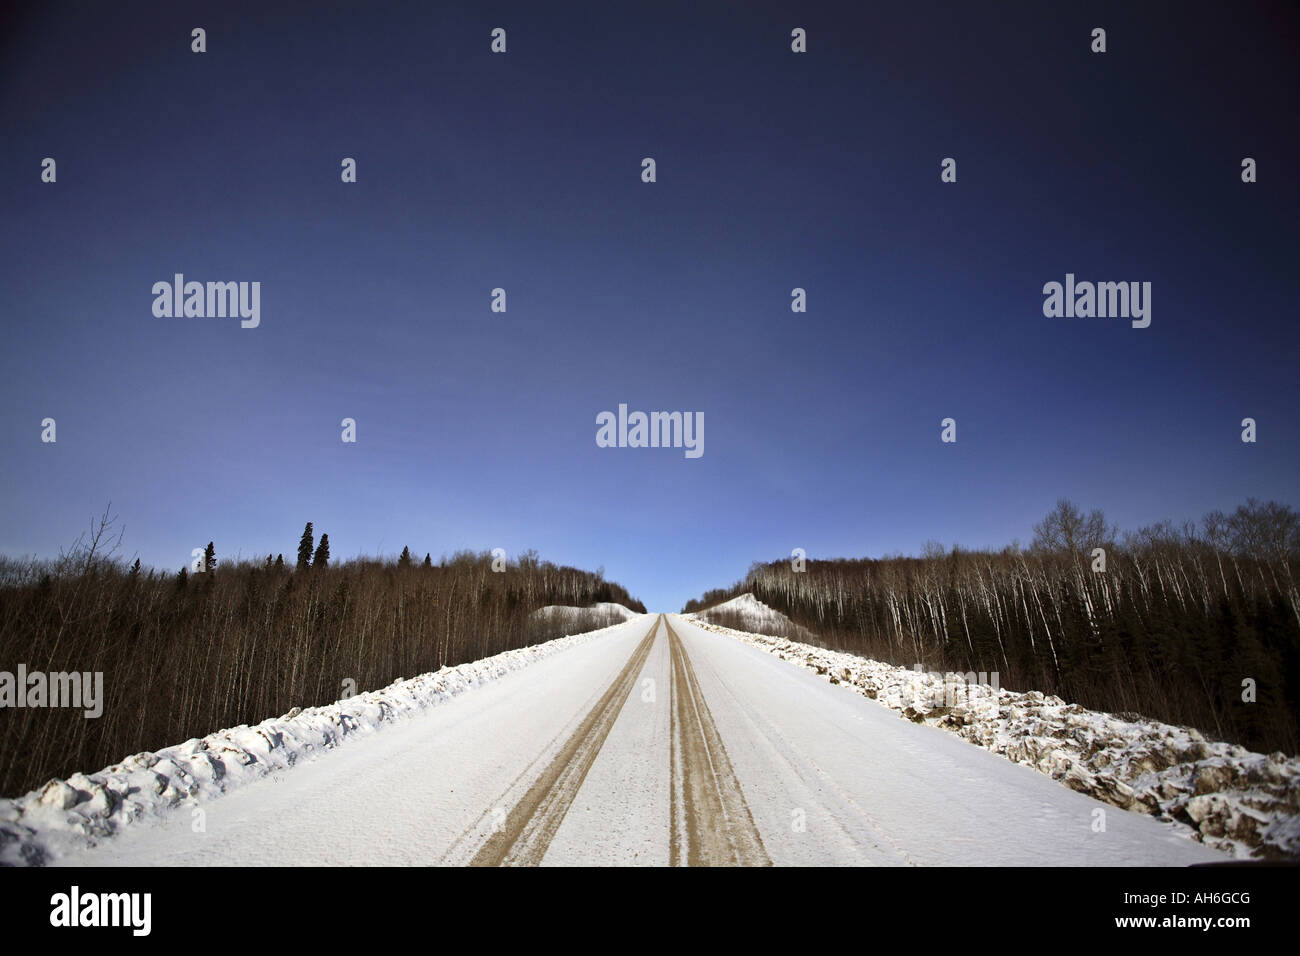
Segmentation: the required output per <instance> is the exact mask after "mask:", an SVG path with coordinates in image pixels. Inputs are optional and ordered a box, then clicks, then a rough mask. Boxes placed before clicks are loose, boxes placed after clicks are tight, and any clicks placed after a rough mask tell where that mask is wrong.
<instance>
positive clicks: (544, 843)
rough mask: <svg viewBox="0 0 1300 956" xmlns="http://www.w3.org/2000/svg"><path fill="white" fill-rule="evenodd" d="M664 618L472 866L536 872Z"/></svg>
mask: <svg viewBox="0 0 1300 956" xmlns="http://www.w3.org/2000/svg"><path fill="white" fill-rule="evenodd" d="M661 622H664V624H665V626H666V622H665V621H664V618H663V616H662V615H660V616H659V617H657V618H655V621H654V623H653V624H652V625H651V626H650V631H649V633H648V634H646V636H645V637H644V638H642V640H641V643H640V644H638V645H637V647H636V650H635V651H633V652H632V656H631V657H630V658H629V659H628V662H627V664H626V665H625V666H624V667H623V669H622V670H621V671H619V673H618V676H617V677H615V678H614V680H613V682H612V683H611V684H610V686H609V689H608V690H606V691H605V693H604V694H603V695H601V697H600V699H599V700H598V701H596V704H595V706H594V707H592V709H591V710H590V711H588V713H587V716H586V717H584V718H583V719H582V722H581V723H580V724H578V726H577V728H576V729H575V730H574V732H573V733H572V734H571V735H570V736H569V739H568V740H567V741H566V742H565V743H564V746H563V747H561V748H560V751H559V753H557V754H556V755H555V757H554V759H553V760H551V762H550V764H548V765H547V767H546V769H545V770H543V771H542V773H541V775H540V776H539V777H538V778H537V779H536V780H535V781H534V782H533V784H532V786H531V787H529V788H528V790H527V792H526V793H525V794H524V795H523V796H522V797H521V798H520V799H519V801H518V803H516V804H515V807H514V809H513V810H511V811H510V813H509V815H508V816H507V817H506V823H505V824H504V825H503V826H502V827H501V828H500V829H498V830H497V831H496V832H495V833H493V834H492V835H491V836H490V837H488V840H487V842H486V843H484V844H483V846H482V847H481V848H480V849H479V851H478V853H477V854H476V855H475V856H474V858H473V859H472V860H471V861H470V864H469V865H470V866H536V865H537V864H539V863H541V861H542V857H543V856H545V855H546V848H547V847H548V846H549V845H550V842H551V838H552V837H554V836H555V831H556V830H558V829H559V827H560V822H561V821H562V820H563V819H564V815H565V814H566V813H568V811H569V807H570V806H572V804H573V800H574V798H575V797H576V796H577V795H578V790H579V788H581V786H582V782H583V780H585V779H586V777H587V771H588V770H590V769H591V765H592V763H593V762H594V761H595V759H596V755H597V754H598V753H600V748H601V747H602V746H603V745H604V743H605V738H606V737H608V736H609V732H610V730H611V729H612V728H613V726H614V721H616V720H617V719H618V715H619V713H620V712H621V711H622V709H623V705H624V704H625V703H626V702H627V699H628V696H629V695H630V694H631V693H632V690H633V688H634V687H635V686H636V679H637V676H638V675H639V674H640V673H641V669H642V668H643V667H644V666H645V662H646V658H647V657H649V656H650V648H651V647H653V646H654V642H655V634H656V633H658V630H659V625H660V623H661Z"/></svg>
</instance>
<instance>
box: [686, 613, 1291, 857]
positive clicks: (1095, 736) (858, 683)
mask: <svg viewBox="0 0 1300 956" xmlns="http://www.w3.org/2000/svg"><path fill="white" fill-rule="evenodd" d="M746 596H748V595H746ZM755 603H758V602H755ZM773 613H775V612H773ZM696 624H697V626H699V627H702V628H705V629H707V630H710V631H714V632H716V633H719V634H725V635H728V636H730V637H733V638H735V639H737V640H740V641H743V642H745V643H746V644H750V645H752V646H754V647H758V648H761V649H762V650H765V651H767V652H769V653H771V654H775V655H776V656H777V657H780V658H781V659H782V660H786V661H790V662H791V663H794V664H797V665H799V666H801V667H805V668H808V669H810V670H813V671H815V672H816V673H818V674H821V675H822V676H824V677H825V678H826V679H827V680H828V681H830V682H831V683H832V684H845V685H848V686H850V687H852V688H853V689H854V690H856V691H858V692H859V693H861V694H864V695H865V696H867V697H870V698H872V699H874V700H876V701H877V702H878V703H881V704H884V705H885V706H886V707H890V708H892V709H894V710H897V711H899V714H900V716H902V717H906V718H907V719H909V720H912V721H914V722H916V723H923V724H929V725H930V726H933V727H941V728H943V729H944V730H948V731H951V732H952V733H955V734H957V735H958V736H960V737H964V738H965V739H966V740H968V741H970V742H971V743H974V744H978V745H979V746H981V747H983V748H985V749H986V750H991V751H993V752H994V753H998V754H1001V755H1002V756H1004V757H1006V758H1007V759H1009V760H1013V761H1015V762H1016V763H1021V764H1025V765H1026V766H1029V767H1033V768H1034V769H1036V770H1039V771H1041V772H1043V773H1045V774H1048V775H1049V776H1051V777H1052V778H1053V779H1054V780H1058V781H1060V782H1061V783H1063V784H1065V785H1066V786H1067V787H1070V788H1071V789H1072V790H1078V791H1080V792H1082V793H1086V794H1088V795H1089V796H1092V797H1094V798H1096V799H1097V800H1101V801H1103V802H1105V803H1109V804H1111V805H1113V806H1117V807H1121V808H1123V809H1125V810H1134V811H1137V812H1140V813H1147V814H1151V815H1152V816H1155V817H1158V818H1160V819H1163V820H1171V821H1176V822H1178V823H1183V824H1186V825H1187V826H1189V827H1191V828H1192V829H1193V830H1194V831H1195V836H1196V838H1197V839H1199V840H1200V841H1201V842H1203V843H1205V844H1207V845H1208V846H1213V847H1215V848H1216V849H1220V850H1225V851H1227V852H1230V853H1232V854H1233V855H1234V856H1237V857H1240V858H1246V857H1255V858H1267V859H1276V858H1283V857H1294V856H1297V855H1300V759H1297V758H1295V757H1287V756H1286V755H1285V754H1282V753H1273V754H1269V755H1264V754H1258V753H1254V752H1252V751H1249V750H1247V749H1245V748H1244V747H1239V746H1236V745H1235V744H1228V743H1223V742H1219V741H1211V740H1207V739H1206V738H1205V737H1204V736H1203V735H1202V734H1201V733H1200V732H1199V731H1197V730H1194V729H1192V728H1190V727H1176V726H1173V725H1171V724H1163V723H1160V722H1158V721H1154V720H1145V719H1138V720H1134V721H1130V720H1124V719H1122V718H1120V717H1117V716H1115V715H1113V714H1107V713H1102V712H1099V711H1091V710H1085V709H1084V708H1083V707H1080V706H1079V705H1078V704H1067V703H1066V702H1065V701H1063V700H1061V698H1059V697H1053V696H1044V695H1043V694H1042V693H1040V692H1038V691H1028V692H1023V693H1020V692H1014V691H1009V690H1005V689H1000V688H998V687H996V686H990V685H989V683H975V682H973V683H967V680H966V678H964V677H963V676H962V675H960V674H944V675H940V674H926V673H922V672H920V671H914V670H908V669H907V668H904V667H897V666H894V665H892V664H884V663H881V662H879V661H873V660H869V659H867V658H863V657H857V656H855V655H852V654H844V653H840V652H837V651H828V650H824V649H823V648H820V647H814V646H813V645H811V644H801V643H798V642H795V641H790V640H787V639H785V638H779V637H768V636H766V635H763V634H751V633H747V632H744V631H736V630H732V629H730V628H726V627H721V626H719V625H716V624H711V623H709V622H708V621H701V620H697V621H696Z"/></svg>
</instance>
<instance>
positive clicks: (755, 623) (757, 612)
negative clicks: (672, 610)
mask: <svg viewBox="0 0 1300 956" xmlns="http://www.w3.org/2000/svg"><path fill="white" fill-rule="evenodd" d="M715 615H716V616H718V617H720V618H723V619H733V620H735V619H739V620H743V621H744V622H745V626H746V627H748V628H751V629H753V630H754V631H758V632H760V633H761V632H762V631H763V630H764V629H768V628H773V627H776V628H784V627H790V628H793V627H794V622H793V621H791V620H790V619H789V618H788V617H786V616H785V615H784V614H782V613H781V612H780V611H778V610H776V609H775V608H770V607H768V606H767V605H766V604H764V603H763V602H762V601H760V600H758V599H757V598H756V597H754V595H752V594H750V593H749V592H748V591H746V592H745V593H744V594H742V595H740V596H739V597H734V598H732V599H731V600H729V601H723V602H722V603H721V604H715V605H713V607H710V608H705V609H704V610H703V611H698V612H696V613H694V614H685V615H683V617H687V618H690V619H692V620H697V621H707V620H709V619H710V618H712V617H714V616H715Z"/></svg>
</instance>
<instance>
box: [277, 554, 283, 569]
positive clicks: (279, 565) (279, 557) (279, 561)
mask: <svg viewBox="0 0 1300 956" xmlns="http://www.w3.org/2000/svg"><path fill="white" fill-rule="evenodd" d="M275 566H276V567H277V568H279V569H280V570H284V555H283V554H277V555H276V556H275Z"/></svg>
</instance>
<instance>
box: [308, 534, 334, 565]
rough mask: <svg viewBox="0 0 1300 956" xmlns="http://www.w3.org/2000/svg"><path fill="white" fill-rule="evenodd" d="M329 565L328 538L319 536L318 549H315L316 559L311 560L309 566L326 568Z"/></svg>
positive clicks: (327, 536) (324, 535)
mask: <svg viewBox="0 0 1300 956" xmlns="http://www.w3.org/2000/svg"><path fill="white" fill-rule="evenodd" d="M329 564H330V536H329V535H327V534H323V535H321V536H320V547H319V548H317V549H316V557H314V558H312V561H311V566H312V567H313V568H327V567H329Z"/></svg>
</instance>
